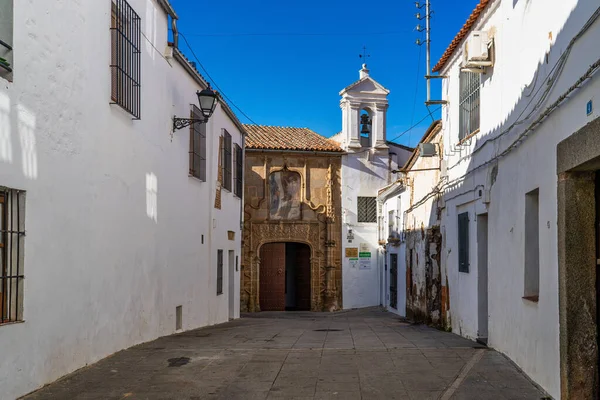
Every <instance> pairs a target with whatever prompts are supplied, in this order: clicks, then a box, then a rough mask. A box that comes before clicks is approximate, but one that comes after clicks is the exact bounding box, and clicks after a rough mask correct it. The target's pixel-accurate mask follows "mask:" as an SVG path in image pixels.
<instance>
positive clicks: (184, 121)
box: [173, 86, 217, 131]
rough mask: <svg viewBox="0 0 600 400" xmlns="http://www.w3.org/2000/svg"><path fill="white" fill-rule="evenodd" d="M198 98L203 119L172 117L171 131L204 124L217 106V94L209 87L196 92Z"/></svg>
mask: <svg viewBox="0 0 600 400" xmlns="http://www.w3.org/2000/svg"><path fill="white" fill-rule="evenodd" d="M196 95H197V96H198V103H200V111H202V116H203V117H204V118H202V119H199V118H178V117H177V116H173V130H174V131H176V130H177V129H181V128H185V127H186V126H190V125H192V124H195V123H201V124H205V123H207V122H208V119H209V118H210V117H211V115H212V114H213V112H214V111H215V107H216V105H217V94H216V93H215V92H214V91H213V90H212V89H211V88H210V86H209V87H208V88H206V89H204V90H202V91H198V92H196Z"/></svg>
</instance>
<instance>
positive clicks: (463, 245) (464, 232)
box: [458, 213, 469, 273]
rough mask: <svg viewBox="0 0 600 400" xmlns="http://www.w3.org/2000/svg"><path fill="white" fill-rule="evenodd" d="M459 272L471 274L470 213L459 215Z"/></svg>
mask: <svg viewBox="0 0 600 400" xmlns="http://www.w3.org/2000/svg"><path fill="white" fill-rule="evenodd" d="M458 271H459V272H467V273H468V272H469V213H462V214H458Z"/></svg>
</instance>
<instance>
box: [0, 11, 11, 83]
mask: <svg viewBox="0 0 600 400" xmlns="http://www.w3.org/2000/svg"><path fill="white" fill-rule="evenodd" d="M13 59H14V57H13V0H0V77H2V78H4V79H6V80H8V81H12V78H13V75H12V72H13Z"/></svg>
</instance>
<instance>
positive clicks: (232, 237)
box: [227, 231, 235, 240]
mask: <svg viewBox="0 0 600 400" xmlns="http://www.w3.org/2000/svg"><path fill="white" fill-rule="evenodd" d="M227 238H228V239H229V240H235V232H234V231H227Z"/></svg>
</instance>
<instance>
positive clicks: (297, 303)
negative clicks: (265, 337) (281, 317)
mask: <svg viewBox="0 0 600 400" xmlns="http://www.w3.org/2000/svg"><path fill="white" fill-rule="evenodd" d="M310 278H311V276H310V247H309V246H308V245H306V244H304V243H295V242H285V243H266V244H264V245H263V246H262V247H261V248H260V275H259V285H260V290H259V302H260V309H261V310H262V311H284V310H288V311H296V310H297V311H308V310H310V308H311V307H310V305H311V304H310V301H311V285H310Z"/></svg>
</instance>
